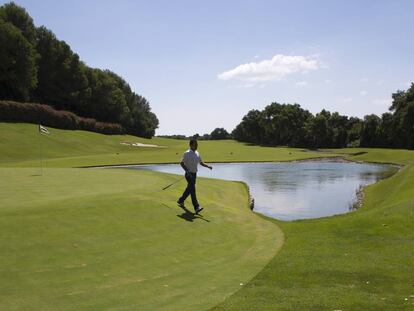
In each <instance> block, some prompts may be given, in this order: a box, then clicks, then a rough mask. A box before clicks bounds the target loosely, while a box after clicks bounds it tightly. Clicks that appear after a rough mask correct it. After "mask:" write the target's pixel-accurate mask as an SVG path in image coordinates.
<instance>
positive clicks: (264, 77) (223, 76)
mask: <svg viewBox="0 0 414 311" xmlns="http://www.w3.org/2000/svg"><path fill="white" fill-rule="evenodd" d="M318 68H320V64H319V62H318V61H316V60H315V59H312V58H310V57H305V56H288V55H282V54H278V55H275V56H273V57H272V59H268V60H263V61H260V62H251V63H246V64H242V65H239V66H237V67H235V68H233V69H231V70H228V71H225V72H222V73H220V74H218V75H217V78H218V79H220V80H224V81H229V80H238V81H244V82H250V83H258V82H266V81H274V80H280V79H282V78H283V77H285V76H287V75H290V74H294V73H306V72H308V71H310V70H316V69H318Z"/></svg>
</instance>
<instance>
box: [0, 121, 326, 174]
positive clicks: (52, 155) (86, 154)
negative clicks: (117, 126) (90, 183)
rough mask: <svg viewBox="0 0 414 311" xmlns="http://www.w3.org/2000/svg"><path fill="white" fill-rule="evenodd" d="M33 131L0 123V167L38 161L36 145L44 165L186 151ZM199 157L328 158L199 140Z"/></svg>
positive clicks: (126, 160)
mask: <svg viewBox="0 0 414 311" xmlns="http://www.w3.org/2000/svg"><path fill="white" fill-rule="evenodd" d="M50 133H51V134H50V135H39V133H38V132H37V127H36V125H33V124H14V123H0V138H1V139H0V150H1V153H0V165H1V166H8V167H16V166H18V167H32V166H38V165H39V155H40V148H42V155H43V157H44V159H45V161H44V162H45V165H46V166H47V167H80V166H94V165H111V164H112V165H113V164H136V163H166V162H168V163H173V162H175V163H177V162H179V161H180V160H181V156H182V153H183V152H184V151H185V150H186V149H188V142H187V141H185V140H174V139H166V138H159V137H155V138H153V139H144V138H138V137H134V136H128V135H111V136H107V135H101V134H96V133H92V132H85V131H67V130H66V131H65V130H58V129H50ZM121 142H140V143H144V144H155V145H160V146H165V147H166V148H142V147H131V146H126V145H121ZM199 149H200V152H201V155H202V156H203V158H204V159H205V161H206V162H207V161H208V162H231V161H288V160H292V159H305V158H313V157H323V156H332V154H330V153H327V154H323V153H314V152H303V150H302V149H297V148H270V147H268V148H264V147H257V146H249V145H246V144H241V143H237V142H235V141H232V140H226V141H200V144H199Z"/></svg>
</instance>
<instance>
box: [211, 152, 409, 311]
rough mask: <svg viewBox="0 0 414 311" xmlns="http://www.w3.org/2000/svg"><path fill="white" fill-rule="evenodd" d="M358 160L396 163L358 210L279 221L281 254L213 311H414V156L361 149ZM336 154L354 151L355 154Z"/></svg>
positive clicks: (370, 187)
mask: <svg viewBox="0 0 414 311" xmlns="http://www.w3.org/2000/svg"><path fill="white" fill-rule="evenodd" d="M355 151H356V152H366V153H364V154H362V155H360V156H355V157H351V159H353V160H357V161H372V162H387V163H390V162H392V163H399V164H403V165H405V167H404V168H403V169H402V170H401V171H400V172H399V173H398V174H396V175H394V176H393V177H391V178H389V179H386V180H383V181H381V182H379V183H377V184H374V185H371V186H369V187H368V188H367V189H366V190H365V201H364V206H363V208H362V209H360V210H358V211H357V212H354V213H350V214H346V215H341V216H335V217H329V218H322V219H314V220H302V221H294V222H280V221H276V220H272V221H273V222H274V223H276V224H277V225H278V226H279V227H280V228H281V229H282V231H283V232H284V234H285V237H286V241H285V244H284V246H283V249H282V251H281V252H280V253H278V254H277V255H276V256H275V257H274V258H273V259H272V261H271V262H270V263H269V264H268V265H267V266H266V267H265V269H264V270H263V271H261V272H260V273H259V274H258V275H257V276H256V277H255V278H254V279H253V280H252V281H251V282H250V283H249V284H248V285H247V286H246V287H244V288H243V289H241V290H240V291H239V292H237V293H236V294H235V295H233V296H232V297H231V298H229V299H228V300H226V302H225V303H223V304H221V305H219V306H217V307H216V308H213V309H212V310H226V311H227V310H413V307H414V296H413V295H414V282H413V280H414V166H413V165H414V152H413V151H404V150H383V149H361V150H352V153H354V152H355ZM336 152H341V153H350V150H337V151H336Z"/></svg>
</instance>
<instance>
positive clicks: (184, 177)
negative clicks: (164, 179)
mask: <svg viewBox="0 0 414 311" xmlns="http://www.w3.org/2000/svg"><path fill="white" fill-rule="evenodd" d="M184 178H185V177H181V178H180V179H178V180H176V181H174V182H173V183H171V184H169V185H168V186H166V187H164V188H162V190H165V189H168V188H170V187H171V186H172V185H174V184H176V183H178V182H179V181H181V180H183V179H184Z"/></svg>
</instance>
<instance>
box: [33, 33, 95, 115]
mask: <svg viewBox="0 0 414 311" xmlns="http://www.w3.org/2000/svg"><path fill="white" fill-rule="evenodd" d="M36 36H37V40H36V50H37V52H38V53H39V55H40V59H39V61H38V68H39V70H38V71H39V72H38V80H39V83H38V87H37V88H36V90H35V91H34V92H33V98H34V99H35V100H36V101H39V102H44V103H47V104H49V105H52V106H53V107H55V108H57V109H67V110H70V111H73V112H75V113H79V114H82V113H83V112H84V111H85V107H84V106H85V105H86V102H87V101H88V100H89V96H90V92H91V90H90V89H88V84H89V83H88V79H87V76H86V66H85V65H84V64H83V63H81V62H80V60H79V56H78V55H77V54H75V53H73V52H72V50H71V49H70V47H69V45H67V44H66V43H65V42H64V41H59V40H57V39H56V37H55V35H54V34H53V32H51V31H50V30H48V29H46V28H45V27H40V28H38V29H37V31H36Z"/></svg>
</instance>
